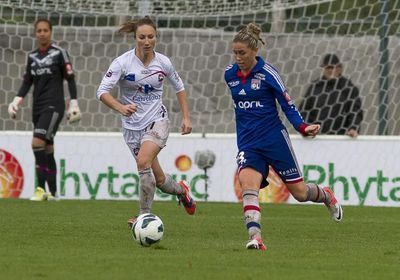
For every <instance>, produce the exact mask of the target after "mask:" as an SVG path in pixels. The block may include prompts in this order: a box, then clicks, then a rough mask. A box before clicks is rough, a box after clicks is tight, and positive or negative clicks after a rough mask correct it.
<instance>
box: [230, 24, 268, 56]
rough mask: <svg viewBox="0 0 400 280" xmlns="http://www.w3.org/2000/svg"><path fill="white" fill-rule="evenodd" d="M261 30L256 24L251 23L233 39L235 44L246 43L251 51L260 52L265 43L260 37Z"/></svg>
mask: <svg viewBox="0 0 400 280" xmlns="http://www.w3.org/2000/svg"><path fill="white" fill-rule="evenodd" d="M260 34H261V28H260V27H259V26H258V25H256V24H255V23H249V24H248V25H247V26H245V27H243V28H242V29H241V30H240V31H239V32H238V33H237V34H236V36H235V37H234V38H233V42H242V43H246V44H247V45H248V46H249V48H250V49H252V50H258V49H259V48H260V47H261V46H260V44H262V45H265V42H264V41H263V39H261V37H260Z"/></svg>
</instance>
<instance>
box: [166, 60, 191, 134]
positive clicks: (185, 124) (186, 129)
mask: <svg viewBox="0 0 400 280" xmlns="http://www.w3.org/2000/svg"><path fill="white" fill-rule="evenodd" d="M165 68H166V74H167V78H168V80H169V81H170V82H171V84H172V86H173V87H174V89H175V91H176V96H177V98H178V102H179V105H180V107H181V112H182V126H181V134H182V135H184V134H189V133H191V132H192V123H191V121H190V116H189V105H188V102H187V93H186V91H185V87H184V85H183V82H182V79H181V77H180V76H179V74H178V72H176V70H175V68H174V66H173V65H172V63H171V61H169V60H167V61H166V65H165Z"/></svg>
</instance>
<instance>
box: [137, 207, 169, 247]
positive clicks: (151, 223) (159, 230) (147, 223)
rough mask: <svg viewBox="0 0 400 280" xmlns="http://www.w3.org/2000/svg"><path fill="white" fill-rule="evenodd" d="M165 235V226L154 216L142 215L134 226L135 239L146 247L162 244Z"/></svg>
mask: <svg viewBox="0 0 400 280" xmlns="http://www.w3.org/2000/svg"><path fill="white" fill-rule="evenodd" d="M163 235H164V224H163V222H162V221H161V219H160V218H159V217H157V216H156V215H154V214H150V213H148V214H142V215H140V216H139V217H137V220H136V221H135V223H134V224H133V226H132V237H133V239H134V240H135V241H136V242H137V243H139V244H140V245H142V246H144V247H149V246H151V245H153V244H156V243H158V242H160V240H161V239H162V237H163Z"/></svg>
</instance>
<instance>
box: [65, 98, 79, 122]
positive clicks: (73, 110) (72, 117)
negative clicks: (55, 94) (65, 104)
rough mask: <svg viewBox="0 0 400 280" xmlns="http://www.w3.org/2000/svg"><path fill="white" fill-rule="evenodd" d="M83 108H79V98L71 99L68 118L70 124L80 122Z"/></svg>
mask: <svg viewBox="0 0 400 280" xmlns="http://www.w3.org/2000/svg"><path fill="white" fill-rule="evenodd" d="M81 116H82V114H81V110H79V107H78V100H76V99H71V101H70V102H69V108H68V112H67V120H68V121H69V123H70V124H72V123H75V122H78V121H80V120H81Z"/></svg>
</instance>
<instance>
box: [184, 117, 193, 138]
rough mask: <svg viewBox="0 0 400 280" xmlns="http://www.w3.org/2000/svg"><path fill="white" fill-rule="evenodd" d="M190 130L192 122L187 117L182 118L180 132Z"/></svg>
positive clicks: (189, 131) (185, 132)
mask: <svg viewBox="0 0 400 280" xmlns="http://www.w3.org/2000/svg"><path fill="white" fill-rule="evenodd" d="M191 132H192V123H191V122H190V120H189V119H183V121H182V127H181V134H182V135H185V134H189V133H191Z"/></svg>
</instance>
